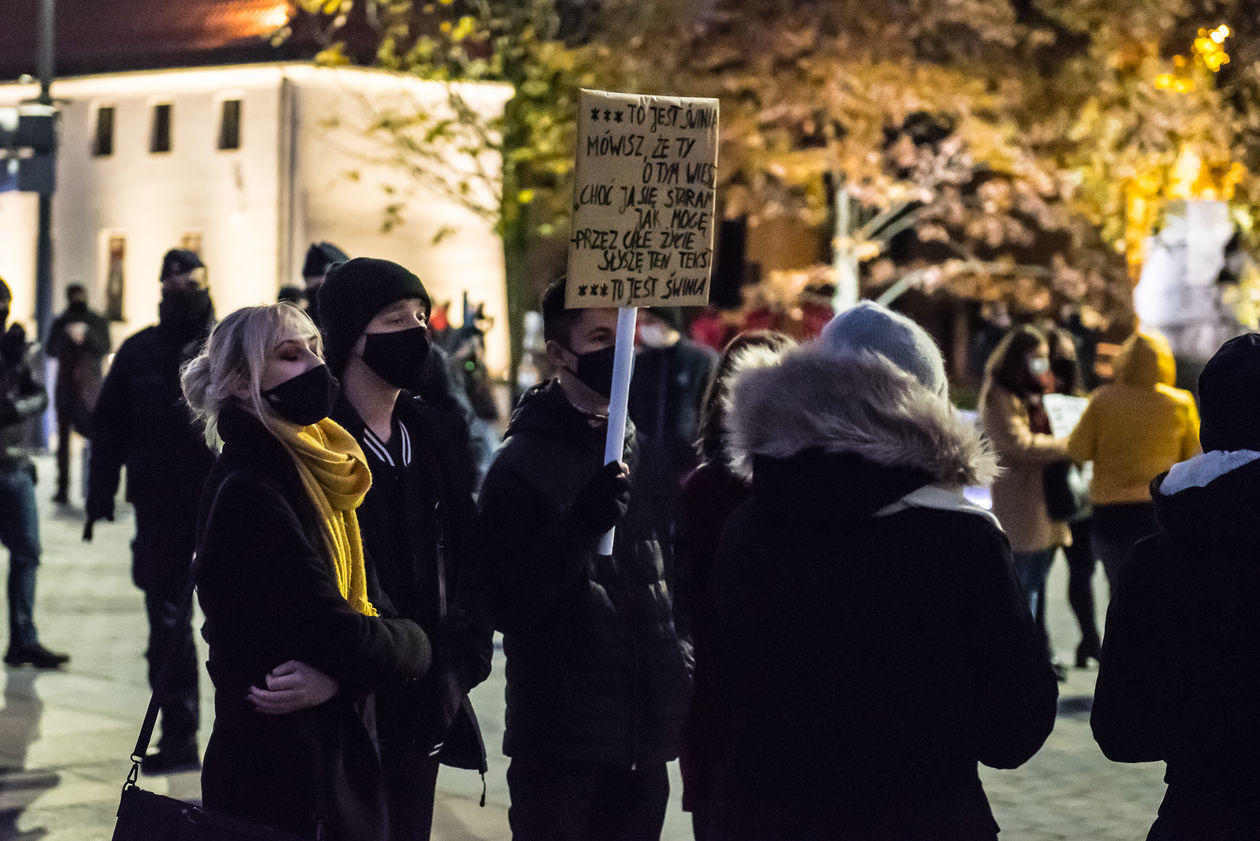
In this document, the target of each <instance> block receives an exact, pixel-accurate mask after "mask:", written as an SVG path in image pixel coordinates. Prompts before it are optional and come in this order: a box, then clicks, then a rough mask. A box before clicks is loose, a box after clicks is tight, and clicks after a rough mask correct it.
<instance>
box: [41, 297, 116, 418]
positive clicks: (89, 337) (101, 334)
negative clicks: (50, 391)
mask: <svg viewBox="0 0 1260 841" xmlns="http://www.w3.org/2000/svg"><path fill="white" fill-rule="evenodd" d="M72 324H83V325H85V326H86V328H87V329H86V333H85V335H84V338H83V341H82V342H79V343H76V342H73V341H71V340H70V337H69V335H68V330H67V328H68V327H69V326H70V325H72ZM111 347H113V341H112V340H111V339H110V335H109V322H108V321H106V320H105V317H104V316H102V315H101V314H100V313H97V312H93V311H92V310H91V309H89V308H88V306H87V305H86V304H81V305H75V304H71V305H70V306H69V307H67V308H66V309H65V311H63V312H62V313H61V315H59V316H57V318H56V319H55V320H54V321H53V323H52V329H50V330H49V331H48V355H49V356H51V357H52V358H53V359H56V360H57V389H56V395H55V397H56V404H57V414H58V416H59V418H58V420H59V421H60V422H61V423H66V422H68V421H73V422H74V424H75V426H76V427H77V428H78V429H79V431H80V432H87V431H88V430H89V427H90V425H91V414H92V410H93V409H94V408H95V407H96V400H97V398H98V397H99V396H100V393H101V384H102V381H103V379H104V378H103V376H102V374H101V360H103V359H104V358H105V356H106V355H108V354H109V351H110V348H111Z"/></svg>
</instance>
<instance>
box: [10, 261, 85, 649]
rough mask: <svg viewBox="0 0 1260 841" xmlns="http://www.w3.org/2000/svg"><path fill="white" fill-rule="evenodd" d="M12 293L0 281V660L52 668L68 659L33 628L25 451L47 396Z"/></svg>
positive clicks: (33, 538) (35, 517) (31, 501)
mask: <svg viewBox="0 0 1260 841" xmlns="http://www.w3.org/2000/svg"><path fill="white" fill-rule="evenodd" d="M12 301H13V293H12V292H11V291H10V290H9V285H8V284H7V283H5V282H4V281H3V280H0V543H3V544H4V547H5V548H6V549H8V550H9V576H8V595H9V647H8V649H7V650H6V651H5V654H4V662H5V663H6V664H8V665H10V666H21V665H24V664H28V663H29V664H30V665H33V666H35V667H36V668H40V669H55V668H57V667H58V666H60V665H62V664H64V663H65V662H67V661H68V660H69V659H70V658H69V657H68V656H67V655H65V654H59V653H57V652H54V651H49V650H48V649H47V648H45V647H44V646H43V645H42V644H41V643H40V641H39V633H38V632H37V631H36V630H35V575H36V572H37V571H38V568H39V555H40V545H39V512H38V510H37V509H36V507H35V463H34V462H33V461H31V458H30V455H29V454H28V452H27V445H28V442H29V441H30V431H31V430H30V424H31V421H32V420H34V419H37V418H38V417H39V415H40V413H42V412H43V411H44V409H46V408H48V393H47V392H46V391H45V390H44V384H43V383H42V382H40V381H39V380H38V379H36V377H35V373H34V371H33V369H32V367H31V360H30V347H29V346H28V345H27V343H26V330H25V329H24V328H23V327H22V325H20V324H16V323H15V324H9V309H10V306H11V303H12Z"/></svg>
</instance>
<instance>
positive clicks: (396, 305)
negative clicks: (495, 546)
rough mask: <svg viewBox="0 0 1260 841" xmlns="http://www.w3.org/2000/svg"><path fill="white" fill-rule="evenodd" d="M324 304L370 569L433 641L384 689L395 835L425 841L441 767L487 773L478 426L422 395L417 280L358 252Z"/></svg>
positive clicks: (423, 324)
mask: <svg viewBox="0 0 1260 841" xmlns="http://www.w3.org/2000/svg"><path fill="white" fill-rule="evenodd" d="M319 301H320V311H321V312H322V313H323V315H324V334H325V336H326V337H327V341H328V344H327V349H328V366H329V368H330V369H331V370H332V373H333V374H334V375H335V376H337V377H338V378H340V380H341V386H342V387H341V396H340V398H339V399H338V400H337V401H336V403H335V405H334V408H333V410H332V418H333V420H335V421H337V422H338V423H339V424H341V426H343V427H344V428H345V429H346V431H347V432H349V433H350V435H351V436H352V437H353V438H354V439H355V440H356V441H357V442H358V443H359V445H360V446H361V447H362V448H363V452H364V454H365V456H366V458H367V465H368V467H369V469H370V472H371V476H372V488H371V490H369V491H368V492H367V495H366V496H365V497H364V500H363V505H362V506H361V507H360V508H359V511H358V518H359V527H360V530H361V533H362V535H363V547H364V552H365V554H366V556H367V559H368V568H369V570H370V571H371V573H372V574H374V575H375V577H376V579H377V580H378V581H379V582H380V586H381V590H382V591H383V593H384V596H385V597H386V603H387V604H389V605H390V607H391V608H392V609H393V610H394V611H396V612H397V613H398V614H399V615H401V616H405V617H407V618H408V619H411V620H413V621H414V622H416V623H417V624H418V625H419V626H420V627H421V628H422V629H424V631H425V633H426V634H427V636H428V638H429V640H430V642H431V645H432V651H433V665H432V667H431V668H430V669H429V672H428V674H427V675H426V676H425V678H424V679H423V680H422V681H420V682H418V683H414V684H412V685H411V686H409V687H406V688H405V689H404V688H396V689H393V690H388V691H382V692H381V693H379V694H378V696H377V731H378V734H379V741H380V754H381V765H382V768H383V769H384V780H385V793H386V799H387V803H388V806H389V823H390V836H389V837H390V838H391V839H392V841H421V840H422V839H427V838H428V837H429V833H430V830H431V828H432V822H433V798H434V791H435V788H434V787H435V785H436V782H437V774H438V765H439V763H445V764H448V765H454V766H456V767H460V768H470V769H475V770H479V771H481V773H482V774H483V775H484V774H485V771H486V758H485V749H484V747H483V745H482V740H481V733H480V729H479V727H478V724H477V718H476V715H475V714H474V712H473V708H472V704H471V703H470V702H469V700H468V692H469V690H471V689H472V688H473V687H474V686H476V685H477V684H479V683H481V682H482V681H483V680H485V679H486V677H487V676H488V675H489V674H490V657H491V654H492V652H493V649H494V642H493V637H494V623H493V621H492V619H491V617H490V610H489V597H488V595H487V594H486V589H485V576H484V575H483V574H482V573H481V570H480V568H479V567H477V566H475V564H474V561H475V560H476V558H475V557H474V556H473V554H472V548H471V543H472V520H473V514H474V508H473V498H472V484H471V479H472V471H471V467H470V465H468V464H467V453H468V450H467V446H466V440H467V435H468V433H467V430H466V428H464V427H463V426H462V424H460V423H457V422H459V421H461V418H460V416H459V415H458V414H457V413H455V412H454V411H453V410H451V409H450V408H449V407H448V406H446V405H444V404H434V403H431V402H429V401H426V400H424V399H422V398H420V397H418V396H417V393H418V392H419V390H420V388H421V386H422V385H424V384H425V379H426V376H427V375H428V374H429V369H430V366H431V364H433V360H432V359H431V358H430V353H431V351H432V340H431V337H430V335H429V328H428V317H429V309H430V307H431V303H430V299H429V293H428V291H427V290H426V289H425V288H424V284H423V283H421V282H420V279H419V278H418V277H416V276H415V275H414V274H412V273H411V272H410V271H408V270H407V269H406V268H404V267H403V266H400V265H398V264H397V263H393V262H390V261H389V260H377V259H371V258H366V257H358V258H355V259H353V260H350V261H349V262H346V263H341V264H339V265H336V266H333V267H332V268H331V269H330V270H329V272H328V276H327V278H325V280H324V284H323V286H322V287H321V288H320V291H319ZM438 364H440V363H438ZM452 432H453V433H454V434H452Z"/></svg>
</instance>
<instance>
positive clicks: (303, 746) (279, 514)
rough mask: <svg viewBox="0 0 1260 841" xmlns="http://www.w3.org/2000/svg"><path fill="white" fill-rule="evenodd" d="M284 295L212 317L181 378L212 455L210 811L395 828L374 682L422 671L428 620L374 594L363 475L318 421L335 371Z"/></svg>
mask: <svg viewBox="0 0 1260 841" xmlns="http://www.w3.org/2000/svg"><path fill="white" fill-rule="evenodd" d="M319 354H320V340H319V332H318V330H317V329H316V328H315V325H314V324H313V323H312V322H311V321H310V319H309V318H307V316H305V315H304V314H302V312H301V310H300V309H298V308H297V307H294V306H292V305H290V304H273V305H271V306H265V307H247V308H245V309H242V310H237V311H236V312H234V313H232V314H231V315H229V316H228V317H227V318H225V319H224V320H223V322H222V323H221V324H220V325H218V327H216V328H215V331H214V333H212V334H211V337H210V341H209V342H208V344H207V346H206V350H205V352H204V353H203V354H202V355H200V356H198V357H197V358H196V359H194V360H193V361H192V362H191V363H190V364H189V365H188V367H187V369H186V370H185V372H184V375H183V389H184V393H185V394H186V396H187V400H188V404H189V406H190V407H192V409H193V411H194V412H196V413H197V417H198V418H199V419H201V420H203V421H204V422H205V434H206V440H207V442H209V443H211V444H212V445H214V446H216V447H217V446H218V445H219V444H220V443H221V442H222V455H221V456H220V457H219V459H218V463H217V464H216V465H215V469H214V472H213V473H212V474H211V476H210V479H209V481H208V482H207V483H206V490H205V493H204V494H203V496H202V499H201V505H200V514H199V521H200V529H199V530H200V532H201V541H200V548H199V554H198V570H197V594H198V599H199V601H200V602H201V606H202V609H203V610H204V611H205V614H206V623H205V628H204V634H205V637H206V640H207V642H209V644H210V658H209V661H208V662H207V666H208V668H209V671H210V676H211V678H212V679H213V681H214V685H215V719H214V730H213V732H212V733H211V735H210V742H209V745H208V746H207V748H206V764H205V769H204V772H203V773H202V776H201V784H202V795H203V798H204V800H205V804H206V806H207V807H209V808H210V809H214V810H217V811H220V812H224V813H227V814H231V815H236V816H239V817H243V818H247V819H250V820H254V821H258V822H260V823H263V824H266V825H268V826H272V827H274V828H277V829H282V830H286V831H289V832H292V833H296V834H297V835H298V836H299V837H303V838H326V839H329V841H383V839H388V838H389V837H390V836H389V832H388V825H387V823H386V815H385V802H384V784H383V780H382V775H381V768H380V764H379V761H378V759H377V755H376V747H375V745H374V744H373V739H372V735H373V734H372V730H371V725H370V714H369V712H368V709H369V707H368V705H369V703H370V701H369V697H368V692H369V690H372V689H375V688H378V687H389V686H391V685H396V684H400V683H402V682H403V681H405V680H416V679H419V678H420V677H421V676H422V675H423V674H424V673H425V669H426V668H427V666H428V664H429V661H430V656H429V655H430V647H429V643H428V639H427V638H426V636H425V634H424V632H423V631H422V630H421V629H420V628H419V627H418V626H417V625H416V624H415V623H413V622H411V621H410V620H408V619H404V618H383V617H382V616H380V615H379V614H378V611H377V609H376V607H375V605H374V603H373V602H374V597H375V594H374V593H373V592H372V588H371V585H370V582H369V576H368V574H367V569H366V563H365V561H364V558H363V546H362V542H361V541H360V539H359V529H358V525H357V519H356V514H355V511H356V509H357V508H358V507H359V505H360V503H361V502H362V501H363V498H364V495H365V494H366V493H367V490H368V487H369V486H370V485H371V484H372V475H371V473H370V472H369V470H368V466H367V461H366V459H365V457H364V455H363V451H362V450H361V449H360V448H359V446H358V444H357V443H356V442H355V441H354V439H353V438H352V437H351V436H350V435H349V434H348V433H347V432H346V431H345V430H344V429H342V428H341V427H340V426H339V425H338V424H337V423H336V422H334V421H332V420H331V419H328V417H327V416H328V413H329V411H330V410H331V408H332V404H333V397H334V394H335V392H336V381H335V380H334V379H333V377H332V374H331V373H329V370H328V366H326V365H325V364H323V360H322V359H321V358H320V355H319Z"/></svg>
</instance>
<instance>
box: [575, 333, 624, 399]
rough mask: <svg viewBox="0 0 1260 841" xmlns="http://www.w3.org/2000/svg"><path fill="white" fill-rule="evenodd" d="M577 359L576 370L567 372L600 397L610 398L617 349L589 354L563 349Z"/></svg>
mask: <svg viewBox="0 0 1260 841" xmlns="http://www.w3.org/2000/svg"><path fill="white" fill-rule="evenodd" d="M565 349H566V350H568V351H569V353H572V354H573V355H574V356H576V357H577V368H576V369H574V368H569V369H568V370H569V371H570V372H571V373H572V374H573V376H575V377H577V378H578V379H579V380H581V381H582V383H583V384H584V385H585V386H586V387H587V388H589V389H590V390H591V391H593V392H595V393H596V394H598V395H599V396H600V397H604V398H608V397H612V384H613V361H614V360H615V359H616V358H617V347H616V346H615V345H609V346H608V347H606V348H601V349H599V350H593V351H590V352H589V353H577V352H576V351H574V350H573V349H572V348H565Z"/></svg>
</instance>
